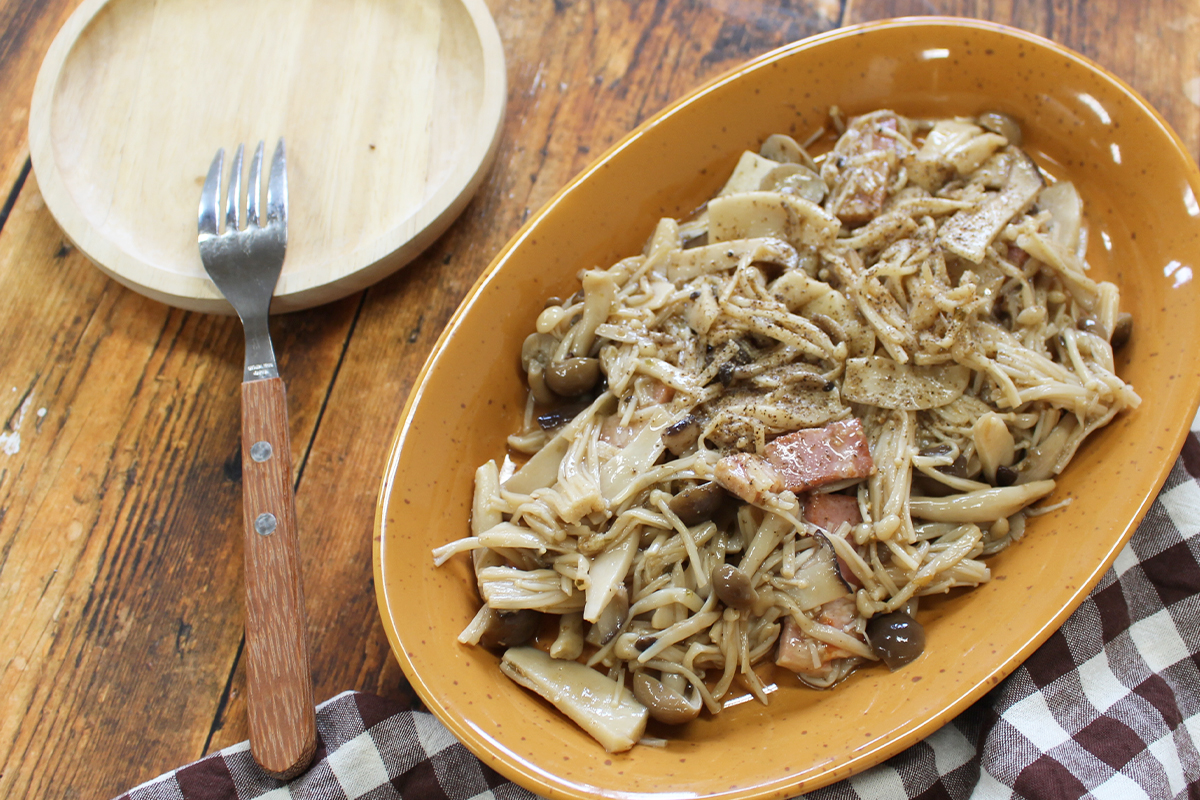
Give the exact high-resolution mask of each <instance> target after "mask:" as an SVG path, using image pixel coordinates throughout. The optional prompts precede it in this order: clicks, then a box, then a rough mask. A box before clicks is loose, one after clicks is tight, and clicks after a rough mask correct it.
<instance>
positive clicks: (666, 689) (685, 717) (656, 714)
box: [633, 670, 700, 725]
mask: <svg viewBox="0 0 1200 800" xmlns="http://www.w3.org/2000/svg"><path fill="white" fill-rule="evenodd" d="M676 679H679V680H676ZM680 681H682V683H683V686H678V685H676V684H677V683H679V682H680ZM686 685H687V682H686V680H682V676H679V675H674V674H670V673H667V674H664V675H663V679H662V680H659V679H658V678H655V677H654V676H652V675H651V674H650V673H649V672H646V671H645V670H642V671H640V672H638V673H637V674H636V675H634V676H633V696H634V697H636V698H637V700H638V702H639V703H641V704H642V705H644V706H645V707H646V708H647V709H648V710H649V711H650V716H651V717H653V718H654V719H656V720H658V721H659V722H662V723H665V724H667V725H682V724H683V723H685V722H690V721H691V720H694V719H695V718H696V717H697V716H699V714H700V693H699V692H692V695H691V697H688V696H687V695H685V694H684V693H683V690H684V687H685V686H686Z"/></svg>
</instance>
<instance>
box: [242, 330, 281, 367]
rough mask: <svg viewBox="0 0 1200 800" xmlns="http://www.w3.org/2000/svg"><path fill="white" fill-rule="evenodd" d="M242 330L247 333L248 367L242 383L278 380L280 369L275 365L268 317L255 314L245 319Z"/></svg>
mask: <svg viewBox="0 0 1200 800" xmlns="http://www.w3.org/2000/svg"><path fill="white" fill-rule="evenodd" d="M242 328H243V329H244V330H245V331H246V366H245V370H244V371H243V373H242V381H243V382H244V383H250V382H251V381H264V380H267V379H268V378H278V377H279V367H278V366H276V364H275V350H274V349H273V348H272V347H271V331H270V327H269V326H268V324H267V316H266V315H265V314H264V315H261V316H259V315H257V314H255V315H252V316H247V317H243V318H242Z"/></svg>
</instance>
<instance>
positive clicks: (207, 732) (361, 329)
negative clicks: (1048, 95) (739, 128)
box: [0, 0, 1200, 800]
mask: <svg viewBox="0 0 1200 800" xmlns="http://www.w3.org/2000/svg"><path fill="white" fill-rule="evenodd" d="M74 5H75V2H74V1H73V0H48V1H47V2H34V0H0V22H3V23H4V28H3V30H4V33H3V34H0V78H3V80H2V81H0V85H2V86H3V88H2V89H0V92H3V94H0V97H3V98H4V113H5V114H7V116H6V117H3V118H4V119H5V120H7V121H8V122H9V124H8V125H6V126H4V127H3V130H2V132H0V181H3V183H2V184H0V196H7V195H8V193H9V192H10V191H11V190H12V189H14V188H17V185H18V178H19V176H20V173H21V170H22V166H23V165H24V163H25V161H26V158H27V155H26V154H27V152H28V149H27V142H26V139H25V132H24V123H23V121H21V122H19V120H20V118H21V115H22V114H24V113H26V111H27V109H28V105H29V98H30V95H31V92H32V86H33V81H34V78H35V76H36V71H37V67H38V65H39V64H40V62H41V59H42V56H43V55H44V53H45V52H46V49H47V47H48V46H49V43H50V39H51V38H52V37H53V35H54V32H55V31H56V30H57V28H58V26H59V25H60V24H61V23H62V21H63V20H64V19H65V18H66V15H67V14H68V13H69V12H70V10H71V9H72V8H73V7H74ZM489 5H490V8H491V10H492V13H493V15H494V16H495V19H496V24H497V27H498V29H499V31H500V35H501V39H502V42H503V47H504V51H505V57H506V59H507V78H508V92H509V96H508V111H507V115H506V117H505V121H504V127H503V129H502V132H501V138H500V145H499V151H498V156H497V159H496V163H495V166H494V167H493V168H492V170H491V171H490V173H489V174H488V175H487V176H486V179H485V180H484V182H483V184H482V185H481V187H480V190H479V192H478V194H477V195H476V197H475V199H474V200H473V201H472V202H471V203H470V204H469V205H468V206H467V207H466V210H465V212H464V213H463V215H462V216H461V217H460V218H459V220H458V221H457V222H456V223H455V224H454V225H452V226H451V227H450V229H449V230H448V231H447V232H446V234H445V235H444V236H442V237H441V238H440V239H438V240H437V241H436V242H435V243H434V244H433V246H432V247H431V248H430V249H429V250H428V251H426V252H425V253H424V254H423V255H422V256H420V257H419V258H418V259H416V260H415V261H414V262H413V263H412V264H411V265H410V266H409V267H407V268H406V269H404V270H403V271H401V272H399V273H396V274H395V275H393V276H391V277H390V278H388V279H386V280H384V281H383V282H381V283H379V284H378V285H376V286H374V287H372V288H370V289H369V290H367V291H365V292H360V293H358V294H356V295H353V296H350V297H347V298H345V299H343V300H340V301H338V302H335V303H332V304H329V305H325V306H321V307H319V308H315V309H312V310H309V311H305V312H299V313H295V314H288V315H285V316H283V317H279V318H277V319H275V320H273V322H272V335H273V338H274V340H275V349H276V352H277V353H278V355H279V358H280V372H281V374H282V375H283V377H284V380H285V381H286V383H287V386H288V389H289V394H288V401H287V402H288V414H289V420H290V424H289V428H290V433H291V439H292V443H293V447H294V451H293V455H294V457H293V461H294V464H293V471H292V479H293V482H294V484H295V485H296V487H297V494H296V514H297V524H298V537H299V544H300V554H301V564H302V572H303V580H304V584H305V588H306V596H307V602H306V605H307V608H308V617H309V622H308V635H309V639H310V642H311V653H310V659H311V661H310V663H311V667H312V678H313V682H314V693H315V697H316V699H317V700H318V701H320V700H324V699H326V698H329V697H331V696H333V695H335V694H337V693H338V692H341V691H344V690H347V689H364V690H367V691H372V692H376V693H379V694H382V695H385V696H389V697H392V698H396V699H399V700H401V701H402V702H406V703H409V704H412V703H414V702H415V700H414V699H413V696H412V693H411V690H410V689H409V688H408V686H407V684H406V683H405V681H404V679H403V676H402V675H401V674H400V672H399V669H398V667H397V666H396V663H395V660H394V659H393V658H391V656H390V653H389V651H388V646H387V642H386V639H385V638H384V635H383V632H382V628H381V626H380V622H379V619H378V612H377V610H376V607H375V595H374V587H373V586H372V585H371V541H370V536H371V533H370V532H371V528H372V519H373V515H374V507H375V500H376V496H377V493H378V487H379V479H380V476H381V474H382V471H383V467H384V461H385V458H386V453H387V448H388V445H389V443H390V440H391V437H392V433H393V430H394V427H395V424H396V422H397V420H398V418H399V415H400V410H401V408H402V406H403V403H404V400H405V398H406V397H407V394H408V392H409V390H410V389H411V388H412V386H413V382H414V380H415V378H416V376H417V374H418V372H419V370H420V368H421V365H422V364H423V362H424V360H425V357H426V356H427V355H428V353H429V351H430V349H431V348H432V346H433V343H434V342H435V340H436V339H437V336H438V334H439V332H440V331H441V328H442V326H444V325H445V323H446V322H447V320H448V319H449V318H450V316H451V314H452V313H453V311H454V309H455V307H456V306H457V304H458V302H459V301H460V300H461V298H462V297H463V296H464V295H465V293H466V292H467V290H468V289H469V288H470V286H471V285H472V284H473V283H474V281H475V279H476V278H477V277H478V276H479V274H480V273H481V272H482V271H483V269H484V268H485V267H486V266H487V264H488V262H489V261H490V260H491V258H492V257H493V256H494V255H495V254H496V252H497V251H498V250H499V249H500V248H501V247H502V246H503V244H504V242H505V241H507V240H508V238H509V237H511V236H512V235H513V233H515V232H516V231H517V229H518V228H519V227H520V225H521V223H522V222H523V221H524V220H525V218H526V217H527V215H528V214H530V213H532V211H533V210H535V209H536V208H538V207H539V206H540V205H542V204H543V203H545V202H546V201H547V200H548V199H550V198H551V197H552V196H553V194H554V193H555V192H556V191H557V190H558V189H559V188H560V187H561V186H562V185H563V184H564V183H565V182H567V181H568V180H569V179H570V178H571V177H573V176H574V175H575V174H576V173H577V172H578V171H579V170H581V169H582V168H583V167H585V166H586V165H587V164H588V163H589V162H590V161H591V160H592V159H593V158H594V157H596V156H597V155H599V154H600V153H601V152H602V151H603V150H604V149H605V148H607V147H608V146H610V145H611V144H612V143H613V142H615V141H616V140H617V139H619V138H620V137H621V136H622V135H624V134H625V133H626V132H627V131H629V130H630V129H631V128H632V127H634V126H635V125H636V124H637V123H638V122H640V121H641V120H643V119H646V118H647V117H649V116H650V115H652V114H653V113H654V112H656V111H657V110H658V109H660V108H662V107H663V106H664V105H666V104H667V103H668V102H670V101H671V100H672V99H674V98H675V97H677V96H679V95H680V94H682V93H684V92H686V91H688V90H690V89H692V88H694V87H695V86H697V85H699V84H700V83H702V82H704V81H705V80H708V79H710V78H712V77H714V76H716V75H718V74H720V73H721V72H723V71H724V70H726V69H728V68H731V67H733V66H735V65H736V64H738V63H740V62H741V61H743V60H745V59H746V58H749V57H752V56H755V55H758V54H760V53H763V52H766V51H767V50H770V49H772V48H774V47H776V46H778V45H781V44H784V43H786V42H788V41H791V40H793V39H796V38H800V37H802V36H805V35H808V34H812V33H817V32H820V31H823V30H828V29H830V28H832V27H836V26H837V25H839V24H848V23H853V22H859V21H865V20H869V19H876V18H880V17H884V16H891V15H897V14H912V13H918V14H925V13H949V14H963V15H971V16H978V17H983V18H990V19H995V20H997V21H1000V22H1005V23H1008V24H1015V25H1017V26H1019V27H1022V28H1025V29H1027V30H1030V31H1033V32H1035V33H1039V34H1042V35H1049V36H1051V37H1053V38H1055V39H1056V40H1058V41H1060V42H1062V43H1063V44H1065V45H1068V46H1070V47H1074V48H1077V49H1079V50H1081V51H1082V52H1084V53H1085V54H1086V55H1089V56H1091V57H1092V58H1093V59H1095V60H1097V61H1099V62H1100V63H1101V64H1102V65H1104V66H1106V67H1107V68H1109V69H1110V70H1112V71H1114V72H1115V73H1116V74H1117V75H1118V76H1120V77H1122V78H1123V79H1125V80H1126V81H1128V82H1129V83H1131V85H1133V86H1134V88H1136V89H1137V90H1138V91H1140V92H1141V93H1142V94H1143V95H1145V96H1146V97H1147V98H1148V99H1149V100H1150V101H1151V102H1153V103H1154V104H1155V105H1156V106H1157V107H1158V108H1159V110H1160V111H1161V112H1162V113H1163V114H1164V116H1165V117H1166V118H1167V120H1168V121H1169V122H1170V123H1171V124H1172V125H1173V126H1174V127H1175V129H1176V130H1177V131H1178V132H1179V134H1180V136H1181V137H1182V138H1183V140H1184V142H1185V143H1186V144H1187V146H1188V147H1189V149H1190V150H1191V151H1192V152H1193V153H1195V152H1197V149H1198V145H1200V109H1198V108H1197V105H1196V103H1197V102H1198V101H1200V96H1197V92H1200V63H1198V53H1197V46H1198V45H1197V42H1200V37H1197V33H1198V32H1200V31H1198V30H1197V24H1198V16H1197V12H1196V10H1195V9H1194V8H1193V7H1191V6H1189V5H1186V4H1174V3H1169V2H1166V1H1165V0H1149V2H1145V3H1140V4H1132V3H1118V2H1116V0H1103V1H1098V2H1088V3H1076V2H1069V3H1053V2H1029V3H1019V4H1018V3H1013V2H1003V1H1002V0H978V2H968V1H967V0H936V1H935V0H929V1H924V0H920V1H919V0H911V1H909V0H895V1H894V2H891V1H888V2H885V1H884V0H849V2H847V3H845V7H844V8H843V4H841V3H839V2H836V0H799V1H794V2H790V3H781V4H778V5H768V4H763V3H761V2H758V1H757V0H699V1H698V2H697V0H655V2H634V1H633V0H612V1H611V2H591V3H585V2H575V1H573V0H557V1H556V2H555V3H547V2H542V1H541V0H489ZM1193 5H1194V4H1193ZM1118 30H1119V31H1122V32H1123V33H1122V35H1117V34H1116V33H1115V31H1118ZM1147 41H1152V42H1154V43H1155V46H1154V47H1153V50H1152V52H1153V53H1154V57H1147V55H1146V53H1147V52H1150V50H1149V49H1148V48H1146V42H1147ZM18 123H19V124H18ZM19 188H20V191H19V194H18V195H17V196H16V201H15V204H14V205H13V207H12V212H11V214H10V216H9V217H8V219H7V221H6V222H5V223H4V226H3V229H2V230H0V325H2V326H3V330H4V332H5V335H4V336H2V337H0V422H2V423H3V427H2V429H0V436H2V437H3V438H2V439H0V796H2V797H6V798H14V799H15V798H20V799H21V800H26V799H32V798H76V797H87V798H105V797H112V796H115V795H116V794H118V793H120V792H121V791H124V790H126V789H128V788H130V787H132V786H133V785H135V784H137V783H140V782H142V781H145V780H149V779H151V778H153V777H155V776H156V775H158V774H160V773H162V772H164V771H166V770H168V769H171V768H173V767H176V766H179V765H181V764H184V763H186V762H188V761H191V760H194V759H196V758H198V757H199V756H201V755H203V754H204V753H206V752H210V751H211V750H213V749H215V748H219V747H222V746H225V745H228V744H233V743H235V742H238V741H242V740H245V739H246V738H247V735H248V727H247V713H246V704H245V685H246V684H245V677H246V672H245V663H244V661H245V659H244V657H243V653H244V648H243V642H242V624H243V619H244V605H243V599H242V590H241V587H242V566H241V561H242V556H243V551H242V547H243V545H242V542H241V531H242V523H241V519H240V513H239V510H238V509H239V506H240V494H241V493H240V488H241V487H240V486H239V484H240V482H241V475H242V472H241V464H240V458H239V431H238V429H239V426H238V419H239V402H238V387H239V383H240V376H241V348H242V340H241V330H240V326H239V325H238V323H237V321H236V320H235V319H232V318H222V317H213V316H206V315H203V314H196V313H189V312H183V311H179V310H175V309H171V308H168V307H167V306H164V305H161V304H159V303H156V302H154V301H150V300H146V299H144V298H142V297H140V296H138V295H136V294H133V293H131V292H129V291H128V290H126V289H123V288H122V287H120V286H119V285H117V284H116V283H115V282H113V281H111V280H110V279H108V278H106V277H105V276H104V275H103V274H102V273H100V272H99V271H98V270H96V269H95V268H93V267H92V266H91V265H90V264H89V263H88V262H87V261H86V259H85V258H83V257H82V256H81V255H80V254H79V253H78V252H77V251H75V250H73V248H72V247H71V246H70V245H69V244H68V243H66V242H65V240H64V238H63V236H62V233H61V231H60V230H59V228H58V227H57V225H56V224H55V222H54V220H53V218H51V216H50V215H49V213H48V212H47V211H46V209H45V208H44V205H43V204H42V202H41V197H40V194H39V188H38V182H37V176H36V175H30V177H29V178H28V179H27V180H26V181H25V182H24V184H23V185H21V186H20V187H19ZM18 437H19V446H18V445H17V439H18ZM430 457H431V458H436V457H437V454H436V453H431V454H430Z"/></svg>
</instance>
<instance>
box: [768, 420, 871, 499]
mask: <svg viewBox="0 0 1200 800" xmlns="http://www.w3.org/2000/svg"><path fill="white" fill-rule="evenodd" d="M763 455H764V456H765V457H766V459H767V462H768V463H769V464H770V465H771V466H773V467H774V468H775V470H776V471H777V472H778V473H779V474H780V475H781V476H782V477H783V481H784V485H785V486H786V487H787V488H788V489H791V490H792V491H793V492H806V491H808V490H810V489H816V488H818V487H820V486H825V485H826V484H830V483H835V482H837V481H842V480H847V479H851V478H868V477H870V476H871V475H874V474H875V462H874V460H872V459H871V451H870V449H869V448H868V447H867V437H866V434H865V433H864V432H863V426H862V420H860V419H858V418H856V417H851V418H850V419H844V420H838V421H837V422H830V423H829V424H828V425H824V426H822V427H820V428H806V429H804V430H800V431H795V432H793V433H785V434H784V435H783V436H780V437H779V438H778V439H775V440H774V441H773V442H771V443H770V444H768V445H767V447H766V450H765V451H763Z"/></svg>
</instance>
